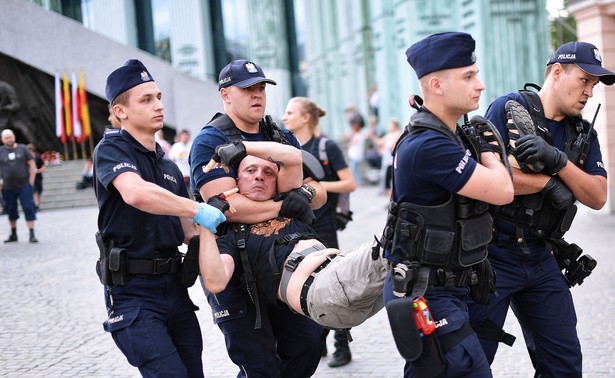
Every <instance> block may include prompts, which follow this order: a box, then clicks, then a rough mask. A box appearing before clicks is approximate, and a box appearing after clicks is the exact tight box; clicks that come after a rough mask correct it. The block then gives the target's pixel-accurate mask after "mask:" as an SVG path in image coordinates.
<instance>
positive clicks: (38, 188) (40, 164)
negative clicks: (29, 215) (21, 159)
mask: <svg viewBox="0 0 615 378" xmlns="http://www.w3.org/2000/svg"><path fill="white" fill-rule="evenodd" d="M27 147H28V151H30V154H32V157H34V163H35V164H36V177H35V178H34V204H35V205H36V210H37V211H38V210H40V208H41V195H42V194H43V172H45V170H46V169H47V166H46V165H45V162H44V161H43V159H42V158H41V155H40V154H39V153H38V151H37V150H36V146H35V145H34V144H32V143H30V144H28V146H27Z"/></svg>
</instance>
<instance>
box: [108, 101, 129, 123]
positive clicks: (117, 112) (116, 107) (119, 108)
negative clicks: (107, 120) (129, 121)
mask: <svg viewBox="0 0 615 378" xmlns="http://www.w3.org/2000/svg"><path fill="white" fill-rule="evenodd" d="M112 110H113V115H114V116H115V118H117V119H118V120H120V121H121V120H123V119H126V118H127V117H128V115H127V114H126V109H125V107H124V105H122V104H113V108H112Z"/></svg>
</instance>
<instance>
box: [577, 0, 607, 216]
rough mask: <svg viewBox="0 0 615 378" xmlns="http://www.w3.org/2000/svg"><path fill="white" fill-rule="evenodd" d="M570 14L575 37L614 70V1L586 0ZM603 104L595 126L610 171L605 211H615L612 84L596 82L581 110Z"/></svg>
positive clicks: (588, 112) (588, 116)
mask: <svg viewBox="0 0 615 378" xmlns="http://www.w3.org/2000/svg"><path fill="white" fill-rule="evenodd" d="M568 10H569V11H570V13H571V14H572V15H573V16H574V18H575V21H576V23H577V39H578V40H579V41H584V42H589V43H592V44H594V45H595V46H596V47H597V48H598V50H599V51H600V55H601V56H602V66H603V67H605V68H606V69H608V70H611V71H613V72H615V0H586V1H579V2H576V3H575V4H574V5H572V6H570V7H569V9H568ZM599 103H600V104H602V107H601V108H600V113H599V114H598V118H596V124H595V128H596V130H597V131H598V138H599V140H600V145H601V149H602V159H603V161H604V164H605V166H606V170H607V172H609V178H608V187H609V196H608V197H609V200H608V202H607V205H606V206H605V207H604V210H605V211H609V212H611V213H613V212H615V201H614V200H613V199H612V198H613V195H615V176H614V175H615V85H611V86H606V85H602V84H599V85H597V86H596V87H595V89H594V97H593V98H592V99H591V100H590V101H589V103H588V104H587V108H585V111H584V112H583V116H584V117H585V118H586V119H589V120H590V121H591V119H592V118H593V116H594V113H595V112H596V108H597V106H598V104H599Z"/></svg>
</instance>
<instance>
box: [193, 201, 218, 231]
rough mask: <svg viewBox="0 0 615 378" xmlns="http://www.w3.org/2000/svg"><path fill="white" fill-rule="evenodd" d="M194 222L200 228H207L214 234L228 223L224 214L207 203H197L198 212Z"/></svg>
mask: <svg viewBox="0 0 615 378" xmlns="http://www.w3.org/2000/svg"><path fill="white" fill-rule="evenodd" d="M192 220H193V221H194V222H195V223H196V224H198V225H199V226H202V227H205V228H206V229H208V230H209V231H210V232H211V233H212V234H215V233H216V228H217V227H218V225H219V224H220V223H222V222H225V221H226V217H225V216H224V214H223V213H222V212H221V211H220V210H218V209H216V208H215V207H213V206H211V205H208V204H206V203H197V212H196V215H195V216H194V218H192Z"/></svg>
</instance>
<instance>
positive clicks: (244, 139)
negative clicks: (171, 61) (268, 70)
mask: <svg viewBox="0 0 615 378" xmlns="http://www.w3.org/2000/svg"><path fill="white" fill-rule="evenodd" d="M475 50H476V42H475V40H474V39H473V38H472V36H471V35H470V34H467V33H462V32H444V33H437V34H433V35H430V36H427V37H425V38H423V39H421V40H419V41H417V42H416V43H414V44H412V45H411V46H410V47H409V48H408V49H407V51H406V57H407V61H408V63H409V65H410V67H411V68H412V70H413V71H414V73H415V74H416V78H417V79H418V82H419V86H420V90H421V94H420V96H418V95H416V96H412V97H411V98H410V99H409V104H410V106H411V107H412V108H414V109H415V110H416V112H415V113H414V114H413V115H412V117H411V118H410V121H409V123H408V125H407V126H406V127H405V128H402V127H401V125H400V122H399V120H397V119H389V120H388V122H387V127H386V131H385V132H382V131H381V130H380V129H379V126H378V125H379V122H380V121H379V120H378V118H377V117H378V114H379V111H378V106H379V101H380V96H379V94H378V89H377V87H376V86H375V85H373V86H372V87H371V88H370V95H369V109H370V116H369V118H368V123H369V125H368V127H367V130H365V126H366V124H365V119H364V117H363V116H362V115H361V114H360V113H359V111H358V110H357V107H356V106H355V105H354V104H349V105H348V106H347V107H346V109H345V112H346V116H347V122H348V128H349V129H348V130H349V133H348V136H347V138H346V139H345V140H344V142H345V143H347V148H346V150H345V151H344V149H343V148H342V147H340V145H338V143H337V142H336V141H334V140H332V139H329V138H327V136H326V133H325V132H324V130H323V129H322V128H321V126H320V121H321V118H322V117H324V116H325V115H326V114H327V111H326V110H324V109H322V108H321V107H320V106H319V105H318V104H316V103H315V102H314V101H313V100H311V99H309V98H307V97H294V98H291V99H290V100H289V101H288V103H287V106H286V110H285V113H284V115H283V116H282V123H283V127H282V126H279V125H277V124H275V123H274V122H272V121H271V118H270V117H269V116H266V106H267V88H268V87H269V86H271V85H276V84H277V83H276V82H275V81H274V80H273V79H271V78H268V77H267V76H266V75H265V73H264V72H263V70H262V68H261V67H260V66H259V65H258V64H257V63H255V62H252V61H249V60H244V59H239V60H234V61H231V62H230V63H228V64H227V65H226V66H225V67H224V68H223V69H222V70H221V72H220V73H219V81H218V91H219V95H220V101H221V102H222V106H223V109H224V112H223V113H217V114H215V115H214V116H213V117H212V118H211V120H210V121H209V122H207V123H206V124H205V125H204V127H203V129H202V130H200V131H199V132H198V134H196V135H195V136H194V139H193V140H191V134H190V132H189V131H188V130H181V131H180V132H179V133H178V134H177V136H176V138H175V143H174V144H170V143H169V142H168V141H167V140H166V139H165V135H164V134H163V125H164V105H163V93H162V92H161V90H160V89H159V88H158V86H157V84H156V81H155V80H154V77H153V76H152V74H151V73H150V72H149V71H148V69H147V68H146V67H145V66H144V65H143V64H142V63H141V62H140V61H138V60H135V59H131V60H129V61H127V62H126V63H125V64H124V65H123V66H121V67H118V68H117V69H116V70H114V71H113V72H111V73H110V74H109V75H108V78H107V83H106V97H107V100H108V101H109V112H110V113H109V114H110V115H109V121H110V122H111V123H112V125H113V126H112V127H110V128H109V129H107V130H106V131H105V134H104V137H103V139H102V140H101V141H100V143H99V144H98V145H97V146H96V148H95V150H94V153H93V156H92V159H91V160H88V161H87V162H86V166H85V167H84V173H83V180H82V181H81V182H80V183H78V184H77V187H78V189H85V188H88V187H93V188H94V192H95V194H96V199H97V202H98V207H99V215H98V233H97V235H96V238H97V243H98V246H99V249H100V258H99V260H98V262H97V274H98V277H99V279H100V281H101V283H102V284H103V285H104V287H105V291H104V301H105V304H106V308H107V315H108V319H107V320H106V321H105V322H104V325H103V326H104V329H105V331H107V332H109V333H110V334H111V336H112V338H113V340H114V342H115V343H116V345H117V346H118V348H119V349H120V351H121V352H122V353H123V354H124V355H125V357H126V359H127V360H128V362H129V363H130V364H131V365H133V366H135V367H137V368H138V369H139V372H140V373H141V374H142V375H143V376H151V377H158V376H181V377H203V376H204V367H203V362H202V351H203V341H202V339H201V330H200V326H199V322H198V320H197V317H196V315H195V309H196V308H197V307H196V306H195V304H194V303H193V302H192V300H191V298H190V296H189V295H188V288H189V287H191V286H192V285H194V284H195V283H196V282H197V281H198V282H199V284H200V285H201V287H202V289H203V291H204V293H205V296H206V298H207V301H208V303H209V305H210V307H211V312H212V317H213V319H214V323H215V324H216V325H217V326H218V327H219V329H220V331H221V332H222V333H223V334H224V337H225V343H226V349H227V353H228V357H229V359H230V360H231V361H232V362H233V363H234V364H235V365H237V367H238V373H237V376H238V377H255V376H256V377H298V378H299V377H309V376H312V375H313V374H314V372H315V370H316V368H317V367H318V365H319V362H320V359H321V358H322V357H323V356H327V355H328V351H327V348H326V345H327V344H326V337H327V333H328V332H329V331H331V330H332V331H334V338H335V344H334V345H335V351H334V352H333V353H332V354H331V356H330V359H329V361H328V365H329V366H330V367H334V368H335V367H339V366H344V365H346V364H348V363H350V362H351V361H352V353H351V350H350V344H349V340H351V338H350V333H351V331H352V327H356V326H358V325H359V324H361V323H362V322H364V321H365V320H366V319H368V318H369V317H371V316H373V315H374V314H375V313H377V312H378V311H380V310H381V309H382V308H383V307H386V311H387V313H388V316H389V320H390V326H391V330H392V331H393V336H394V338H395V342H396V345H397V347H398V349H399V353H400V355H401V357H402V358H403V359H404V360H405V361H406V364H405V367H404V371H403V375H404V376H405V377H461V376H472V377H491V376H492V375H493V374H492V371H491V367H490V365H491V363H492V362H493V360H494V357H495V354H496V351H497V349H498V345H499V343H500V342H503V343H506V344H509V345H510V344H512V342H514V337H513V336H512V335H509V334H507V333H506V332H505V331H504V330H503V326H504V322H505V320H506V316H507V314H508V310H509V309H512V310H513V313H514V315H515V316H516V317H517V319H518V321H519V324H520V326H521V329H522V331H523V338H524V340H525V343H526V346H527V350H528V353H529V355H530V357H531V361H532V364H533V366H534V369H535V370H536V376H558V377H560V376H565V377H581V376H582V353H581V346H580V342H579V338H578V335H577V332H576V313H575V307H574V302H573V300H572V296H571V293H570V289H571V287H573V286H574V285H575V284H576V283H578V282H579V280H580V281H581V282H582V279H584V278H585V277H586V276H587V275H589V273H591V269H590V270H587V269H584V268H586V266H582V267H581V268H580V270H579V268H578V266H576V265H574V264H575V263H576V258H578V257H579V256H575V257H574V258H572V259H571V258H570V255H569V254H568V253H569V251H568V248H569V244H568V243H566V242H565V241H564V240H563V235H564V234H565V232H566V231H567V230H568V229H569V228H570V225H571V223H572V221H573V218H574V215H575V212H576V205H575V204H576V202H577V201H578V202H579V203H581V204H583V205H585V206H587V207H589V208H591V209H596V210H597V209H600V208H602V207H603V206H604V205H605V203H606V199H607V181H606V176H607V173H606V170H605V168H604V166H605V165H604V163H603V161H602V154H601V150H600V143H599V140H598V137H597V132H596V131H595V128H594V125H593V123H590V122H588V121H586V120H584V119H583V118H582V116H581V112H582V110H583V108H584V107H585V106H586V104H587V102H588V101H589V100H590V99H591V97H592V96H593V90H594V87H595V86H596V85H598V84H599V83H602V84H605V85H612V84H614V83H615V73H613V72H611V71H609V70H607V69H605V68H604V67H603V66H602V59H601V57H600V54H599V51H598V49H597V48H596V47H595V46H594V45H592V44H590V43H586V42H570V43H566V44H564V45H562V46H560V47H559V48H558V49H557V51H556V52H555V54H554V55H553V56H552V57H551V58H550V59H549V60H548V63H547V65H546V68H545V79H544V82H543V83H542V84H541V85H540V86H538V85H536V86H535V87H536V88H538V89H537V91H531V90H527V89H525V90H520V91H518V92H513V93H508V94H504V95H502V96H501V97H498V98H496V99H495V100H494V101H493V102H492V103H491V104H490V106H489V108H488V110H487V112H486V113H485V116H484V117H483V116H480V115H475V116H473V117H472V118H469V117H468V113H470V112H474V111H476V110H477V109H478V107H479V100H480V97H481V93H482V92H483V91H484V90H485V86H484V84H483V83H482V81H481V80H480V78H479V75H478V72H479V62H477V61H476V54H475ZM460 120H463V122H462V123H460ZM1 136H2V144H3V145H2V146H0V173H1V181H0V186H1V188H2V203H3V208H4V211H5V212H6V214H8V219H9V225H10V231H11V233H10V235H9V237H8V238H7V239H6V240H5V241H4V242H5V243H12V242H17V241H18V236H17V232H16V227H17V219H18V218H19V212H18V205H17V203H18V201H19V202H20V204H21V208H22V209H23V212H24V215H25V219H26V224H27V226H28V228H29V232H30V237H29V241H30V242H31V243H37V242H38V239H37V238H36V236H35V231H34V224H35V220H36V212H37V209H38V207H39V206H40V194H41V193H42V191H43V183H42V173H43V172H44V171H45V164H44V162H43V161H42V159H41V158H40V156H39V155H38V153H37V151H36V149H35V147H34V146H32V145H29V146H27V147H26V146H24V145H21V144H19V143H16V141H15V134H14V133H13V131H11V130H8V129H6V130H3V131H2V135H1ZM368 146H371V148H369V147H368ZM366 148H367V151H366ZM369 150H371V151H373V152H374V153H376V154H377V156H378V159H379V160H378V164H377V165H378V167H377V168H378V170H379V174H378V177H379V180H380V183H379V185H380V187H381V192H382V194H383V195H386V196H387V198H389V199H390V203H389V206H388V214H387V215H386V217H384V216H383V219H381V220H380V221H378V220H374V232H373V235H366V239H365V240H361V241H357V247H356V248H353V249H352V250H350V251H341V250H340V246H339V242H338V232H339V230H340V228H339V227H337V226H336V211H337V208H338V201H339V200H340V198H341V197H342V196H343V195H344V194H348V193H351V192H353V191H354V190H355V189H356V188H357V187H358V186H361V185H364V184H365V182H364V179H365V176H364V172H362V165H363V164H365V161H366V160H368V159H369V153H368V152H369ZM374 238H375V239H374ZM182 245H186V246H187V252H186V253H185V254H184V253H181V252H180V247H181V246H182ZM496 277H497V279H496ZM413 308H414V309H417V308H420V311H418V310H414V311H413V310H412V309H413ZM436 324H437V325H436ZM400 373H401V372H400Z"/></svg>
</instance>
